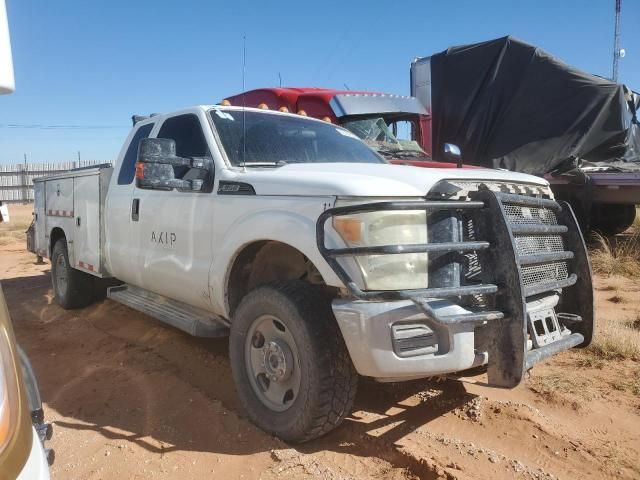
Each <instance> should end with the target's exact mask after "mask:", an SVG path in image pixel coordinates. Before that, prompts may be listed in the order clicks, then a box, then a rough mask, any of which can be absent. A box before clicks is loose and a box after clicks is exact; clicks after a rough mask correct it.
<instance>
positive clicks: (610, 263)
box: [591, 220, 640, 278]
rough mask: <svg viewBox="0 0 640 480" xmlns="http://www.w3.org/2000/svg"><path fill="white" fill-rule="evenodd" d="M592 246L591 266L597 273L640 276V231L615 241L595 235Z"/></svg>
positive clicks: (636, 230)
mask: <svg viewBox="0 0 640 480" xmlns="http://www.w3.org/2000/svg"><path fill="white" fill-rule="evenodd" d="M636 221H638V220H636ZM591 244H592V249H591V265H592V266H593V271H594V272H595V273H599V274H601V275H608V276H611V275H623V276H625V277H631V278H634V277H638V276H640V229H635V231H634V233H632V234H631V235H629V236H627V237H624V238H613V239H609V238H605V237H603V236H602V235H600V234H598V233H594V234H593V236H592V242H591Z"/></svg>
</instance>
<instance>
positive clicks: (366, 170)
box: [223, 163, 548, 197]
mask: <svg viewBox="0 0 640 480" xmlns="http://www.w3.org/2000/svg"><path fill="white" fill-rule="evenodd" d="M225 173H227V175H224V177H225V178H223V180H228V181H237V182H244V183H248V184H250V185H252V186H253V188H254V189H255V191H256V194H257V195H302V196H323V195H336V196H355V197H423V196H425V195H426V194H427V193H428V192H429V190H430V189H431V187H433V186H434V185H435V184H436V183H438V182H439V181H440V180H445V179H459V180H487V181H494V182H496V181H497V182H501V181H504V182H509V183H513V182H515V183H528V184H533V185H543V186H544V185H548V183H547V181H546V180H544V179H542V178H539V177H534V176H532V175H526V174H523V173H515V172H510V171H503V170H493V169H485V168H474V169H457V168H456V169H453V168H447V169H437V168H420V167H414V166H409V165H390V164H373V163H296V164H288V165H284V166H282V167H276V168H248V169H247V170H246V172H240V171H227V172H225Z"/></svg>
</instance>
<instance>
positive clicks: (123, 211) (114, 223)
mask: <svg viewBox="0 0 640 480" xmlns="http://www.w3.org/2000/svg"><path fill="white" fill-rule="evenodd" d="M154 125H155V124H154V123H145V124H141V125H138V127H137V128H135V129H134V130H132V132H131V133H130V134H129V138H128V142H125V146H124V147H123V148H124V150H123V152H122V153H121V154H120V158H122V160H121V161H120V165H119V168H118V171H117V172H114V173H113V176H112V177H111V183H110V185H109V192H108V197H107V204H108V208H107V209H106V211H105V217H106V227H107V231H106V238H105V252H106V255H107V265H108V267H109V269H110V271H111V274H112V275H115V276H116V277H118V278H119V279H120V280H122V281H124V282H130V281H132V279H133V278H135V271H136V268H137V265H134V264H133V263H132V262H134V258H135V257H134V255H135V251H136V250H137V247H136V246H134V245H135V244H134V243H133V240H134V239H133V236H132V235H133V233H132V229H131V225H132V223H133V220H132V219H133V218H134V217H135V215H134V212H133V211H132V203H131V197H132V195H133V189H134V183H135V182H134V177H135V172H136V160H137V157H138V144H139V143H140V140H142V139H143V138H147V137H148V136H149V134H150V133H151V130H153V127H154Z"/></svg>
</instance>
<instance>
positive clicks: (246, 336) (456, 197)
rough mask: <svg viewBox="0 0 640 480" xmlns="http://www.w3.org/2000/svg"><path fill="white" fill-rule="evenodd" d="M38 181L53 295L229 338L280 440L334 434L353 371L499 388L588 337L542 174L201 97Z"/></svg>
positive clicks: (568, 220)
mask: <svg viewBox="0 0 640 480" xmlns="http://www.w3.org/2000/svg"><path fill="white" fill-rule="evenodd" d="M35 188H36V203H35V209H36V214H37V221H36V228H35V230H34V232H33V235H35V237H36V238H34V239H32V241H31V243H32V244H33V245H35V248H36V249H38V248H39V249H40V250H39V252H40V253H41V254H42V255H44V256H47V257H49V258H51V262H52V281H53V288H54V292H55V298H56V301H57V302H58V303H59V304H60V305H61V306H63V307H64V308H81V307H83V306H86V305H88V304H89V303H91V302H93V301H95V300H96V299H99V298H100V297H101V296H102V294H103V292H104V289H105V288H107V292H106V295H107V296H108V297H109V298H111V299H112V300H114V301H118V302H121V303H123V304H125V305H128V306H130V307H131V308H134V309H137V310H140V311H142V312H145V313H147V314H149V315H151V316H153V317H155V318H157V319H159V320H161V321H164V322H166V323H168V324H170V325H172V326H174V327H176V328H179V329H182V330H183V331H185V332H188V333H189V334H191V335H195V336H202V337H216V336H225V335H228V336H229V353H230V357H231V365H232V372H233V377H234V380H235V382H236V386H237V389H238V393H239V397H240V400H241V402H242V404H243V406H244V408H245V409H246V411H247V413H248V416H249V418H250V419H251V420H252V421H253V422H254V423H256V424H257V425H259V426H260V427H261V428H263V429H264V430H266V431H268V432H270V433H273V434H275V435H278V436H279V437H281V438H283V439H285V440H287V441H291V442H303V441H307V440H310V439H312V438H316V437H318V436H320V435H323V434H324V433H327V432H328V431H330V430H331V429H333V428H335V427H336V426H337V425H339V424H340V422H341V421H342V420H343V419H344V418H345V417H346V416H347V415H348V414H349V413H350V410H351V407H352V405H353V399H354V396H355V392H356V388H357V379H358V375H362V376H367V377H371V378H373V379H375V380H378V381H387V382H388V381H401V380H408V379H415V378H423V377H429V376H433V375H440V374H447V373H454V372H461V371H464V370H467V369H470V368H473V367H486V369H487V373H488V382H489V384H491V385H493V386H496V387H503V388H511V387H514V386H516V385H518V384H519V383H520V382H521V380H522V378H523V376H524V373H525V372H526V371H527V370H528V369H530V368H531V367H532V366H533V365H534V364H536V363H537V362H538V361H540V360H543V359H544V358H547V357H549V356H551V355H553V354H555V353H557V352H559V351H562V350H566V349H568V348H572V347H575V346H582V347H584V346H586V345H588V344H589V343H590V342H591V339H592V335H593V298H592V289H591V272H590V269H589V263H588V259H587V256H586V250H585V247H584V242H583V240H582V236H581V234H580V232H579V230H578V228H577V224H576V222H575V218H574V217H573V214H572V212H571V209H570V207H569V206H568V205H567V204H564V203H559V202H556V201H555V200H554V199H553V195H552V193H551V191H550V190H549V186H548V183H547V182H546V181H545V180H543V179H541V178H538V177H532V176H529V175H523V174H517V173H513V172H506V171H495V170H488V169H461V168H456V169H435V168H434V169H425V168H417V167H412V166H406V167H404V168H399V167H397V166H394V165H389V164H388V162H387V161H385V159H384V158H383V157H382V156H381V155H379V154H378V153H376V151H374V150H373V149H371V148H370V147H369V146H367V145H366V144H365V143H363V142H362V141H361V140H360V139H359V138H358V136H357V135H355V134H354V133H353V132H352V131H350V130H349V129H346V128H342V127H340V126H337V125H335V124H334V123H333V122H327V121H323V120H318V119H314V118H309V117H305V116H303V115H298V114H292V113H287V112H281V111H278V110H275V109H269V110H265V109H256V108H245V107H242V106H223V105H203V106H195V107H191V108H187V109H183V110H179V111H177V112H172V113H168V114H160V115H153V116H149V117H134V126H133V129H132V131H131V133H130V134H129V136H128V137H127V139H126V141H125V143H124V145H123V147H122V149H121V151H120V154H119V156H118V159H117V161H116V162H115V164H114V165H104V166H100V167H94V168H88V169H78V170H75V171H71V172H69V173H66V174H61V175H56V176H52V177H48V178H44V179H38V180H37V181H36V183H35ZM36 253H38V252H36Z"/></svg>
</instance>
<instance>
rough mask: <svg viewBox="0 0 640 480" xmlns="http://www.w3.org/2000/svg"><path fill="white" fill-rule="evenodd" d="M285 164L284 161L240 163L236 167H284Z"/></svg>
mask: <svg viewBox="0 0 640 480" xmlns="http://www.w3.org/2000/svg"><path fill="white" fill-rule="evenodd" d="M286 164H287V162H285V161H284V160H278V161H277V162H242V163H240V164H239V165H238V166H239V167H242V166H245V167H284V166H285V165H286Z"/></svg>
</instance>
